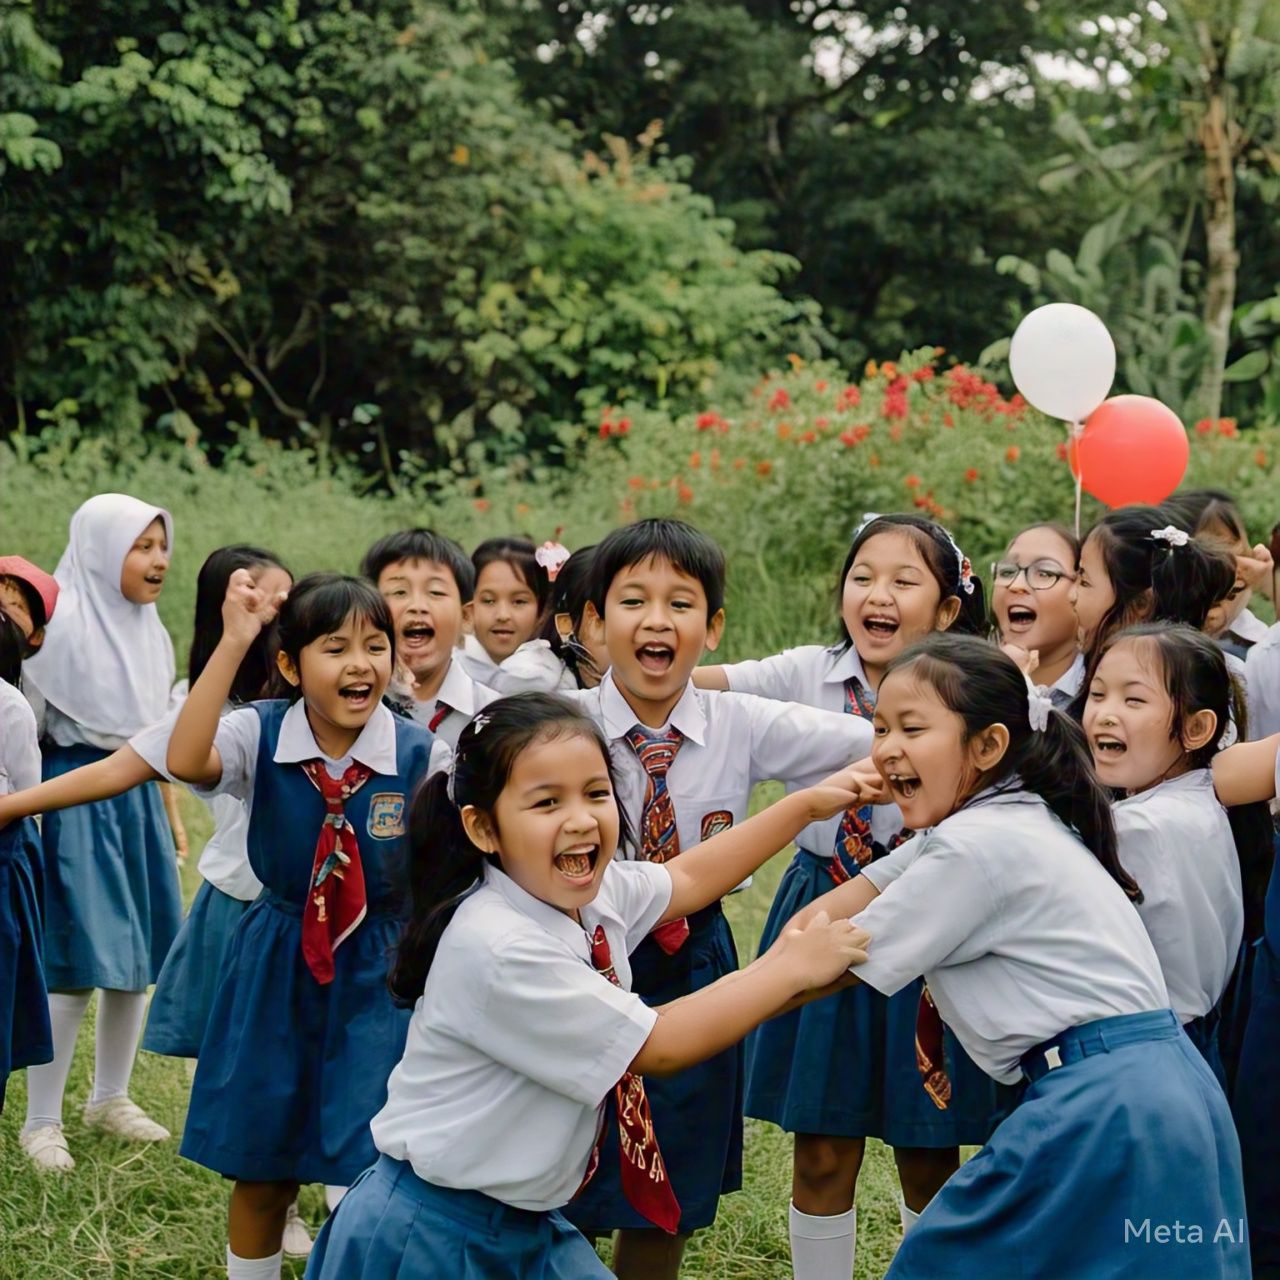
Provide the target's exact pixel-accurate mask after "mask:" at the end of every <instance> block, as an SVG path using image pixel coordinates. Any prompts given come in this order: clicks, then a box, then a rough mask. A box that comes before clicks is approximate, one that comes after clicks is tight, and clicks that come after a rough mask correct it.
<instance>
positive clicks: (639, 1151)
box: [578, 924, 680, 1234]
mask: <svg viewBox="0 0 1280 1280" xmlns="http://www.w3.org/2000/svg"><path fill="white" fill-rule="evenodd" d="M590 941H591V965H592V968H594V969H595V971H596V972H597V973H600V974H603V975H604V977H606V978H607V979H608V980H609V981H610V982H612V983H613V985H614V986H615V987H618V986H621V985H622V984H621V983H620V982H619V981H618V975H617V974H616V973H615V972H614V968H613V956H612V955H611V954H610V951H609V939H608V938H606V937H605V932H604V926H603V925H600V924H598V925H596V927H595V932H594V933H593V934H592V935H591V940H590ZM613 1095H614V1105H615V1107H616V1109H617V1112H618V1154H619V1157H620V1159H621V1164H622V1192H623V1194H624V1195H625V1196H626V1197H627V1203H628V1204H630V1205H631V1207H632V1208H633V1209H634V1210H635V1211H636V1212H637V1213H639V1214H640V1215H641V1216H642V1217H644V1218H647V1219H648V1220H649V1221H650V1222H652V1223H653V1225H654V1226H655V1227H661V1228H662V1230H663V1231H669V1232H671V1233H672V1234H674V1233H675V1231H676V1229H677V1228H678V1227H679V1225H680V1204H679V1202H678V1201H677V1200H676V1193H675V1192H674V1191H673V1190H672V1189H671V1180H670V1179H669V1178H668V1177H667V1166H666V1164H665V1163H664V1162H663V1159H662V1152H661V1151H659V1150H658V1140H657V1139H656V1138H655V1137H654V1134H653V1118H652V1116H651V1115H650V1114H649V1099H648V1097H647V1096H646V1095H645V1091H644V1078H643V1077H642V1076H638V1075H636V1074H635V1073H634V1072H632V1071H628V1072H626V1073H625V1074H624V1075H623V1077H622V1079H621V1080H619V1081H618V1083H617V1084H616V1085H614V1089H613ZM603 1136H604V1130H603V1129H601V1132H600V1136H598V1137H597V1139H596V1145H595V1149H594V1150H593V1151H592V1152H591V1159H590V1160H589V1161H588V1162H587V1172H586V1176H585V1177H584V1178H583V1180H582V1187H585V1186H586V1185H587V1183H588V1182H590V1181H591V1176H592V1175H593V1174H594V1173H595V1171H596V1168H597V1166H598V1165H599V1163H600V1146H601V1142H602V1141H603ZM582 1187H579V1188H578V1190H579V1192H581V1190H582Z"/></svg>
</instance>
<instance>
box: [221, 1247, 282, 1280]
mask: <svg viewBox="0 0 1280 1280" xmlns="http://www.w3.org/2000/svg"><path fill="white" fill-rule="evenodd" d="M283 1262H284V1253H283V1252H280V1253H273V1254H272V1255H271V1257H269V1258H237V1257H236V1255H235V1254H234V1253H232V1252H231V1246H230V1245H228V1246H227V1280H280V1267H281V1264H282V1263H283Z"/></svg>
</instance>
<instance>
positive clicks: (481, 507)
mask: <svg viewBox="0 0 1280 1280" xmlns="http://www.w3.org/2000/svg"><path fill="white" fill-rule="evenodd" d="M471 505H472V506H473V507H475V509H476V510H477V511H479V512H480V513H481V514H482V515H483V514H484V512H486V511H488V510H489V499H488V498H476V499H475V501H474V502H472V504H471Z"/></svg>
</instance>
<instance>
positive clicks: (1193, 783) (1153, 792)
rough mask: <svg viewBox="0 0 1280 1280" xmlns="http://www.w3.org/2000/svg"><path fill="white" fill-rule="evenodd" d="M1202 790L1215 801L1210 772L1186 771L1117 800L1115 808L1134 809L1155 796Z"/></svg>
mask: <svg viewBox="0 0 1280 1280" xmlns="http://www.w3.org/2000/svg"><path fill="white" fill-rule="evenodd" d="M1202 790H1208V791H1210V792H1212V793H1213V797H1214V800H1215V801H1216V800H1217V793H1216V792H1214V791H1213V774H1212V772H1211V771H1210V770H1208V769H1188V770H1187V772H1186V773H1180V774H1178V776H1177V777H1176V778H1166V779H1165V780H1164V781H1163V782H1157V783H1156V785H1155V786H1154V787H1148V788H1147V789H1146V790H1145V791H1139V792H1138V793H1137V795H1132V796H1125V797H1124V798H1123V799H1121V800H1117V801H1116V808H1117V809H1121V808H1124V809H1135V808H1137V807H1138V806H1139V805H1142V804H1145V803H1146V802H1147V801H1148V800H1153V799H1155V797H1156V796H1159V795H1167V794H1168V793H1169V792H1170V791H1202Z"/></svg>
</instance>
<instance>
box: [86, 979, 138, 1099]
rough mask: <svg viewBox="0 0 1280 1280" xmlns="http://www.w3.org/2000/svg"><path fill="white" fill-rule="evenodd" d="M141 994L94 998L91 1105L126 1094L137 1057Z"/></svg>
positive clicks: (108, 994)
mask: <svg viewBox="0 0 1280 1280" xmlns="http://www.w3.org/2000/svg"><path fill="white" fill-rule="evenodd" d="M146 1012H147V993H146V992H145V991H104V992H103V993H102V994H101V995H100V996H99V997H98V1026H97V1039H96V1043H95V1046H94V1048H95V1053H94V1062H93V1097H92V1098H91V1099H90V1101H92V1102H105V1101H106V1100H107V1099H108V1098H120V1097H123V1096H124V1095H125V1094H126V1093H128V1092H129V1077H130V1075H131V1074H132V1073H133V1060H134V1059H135V1058H136V1057H137V1056H138V1039H139V1037H140V1036H141V1035H142V1019H143V1017H144V1016H145V1015H146Z"/></svg>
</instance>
